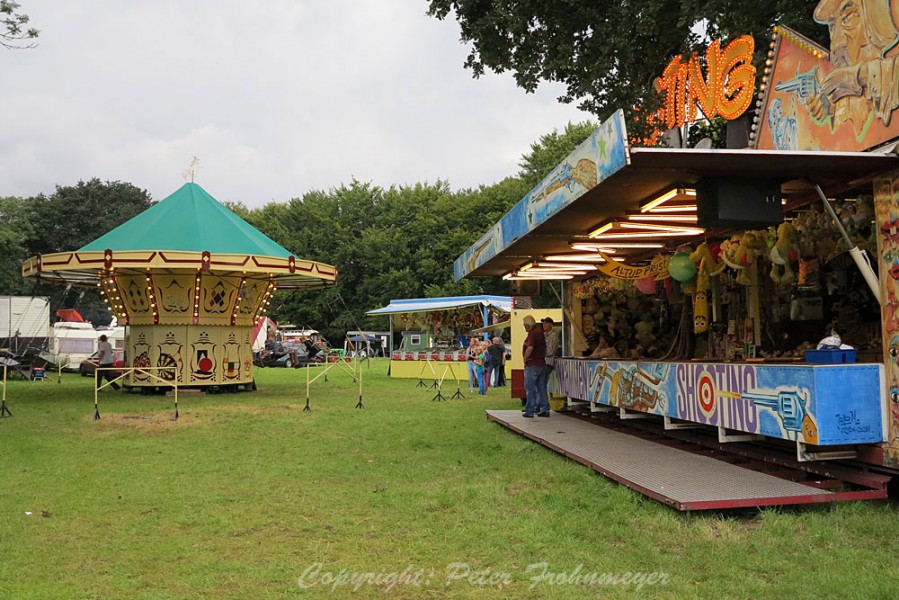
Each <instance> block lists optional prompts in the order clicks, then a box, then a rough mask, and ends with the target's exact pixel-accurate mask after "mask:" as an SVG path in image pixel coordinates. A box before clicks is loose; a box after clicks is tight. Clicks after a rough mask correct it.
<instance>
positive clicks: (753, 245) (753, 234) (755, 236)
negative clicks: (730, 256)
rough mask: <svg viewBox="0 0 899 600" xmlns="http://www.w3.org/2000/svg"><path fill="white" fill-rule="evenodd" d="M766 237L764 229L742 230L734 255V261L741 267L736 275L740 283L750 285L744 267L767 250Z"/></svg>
mask: <svg viewBox="0 0 899 600" xmlns="http://www.w3.org/2000/svg"><path fill="white" fill-rule="evenodd" d="M766 237H767V234H766V233H765V232H764V231H762V232H759V231H744V232H743V237H742V239H741V240H740V245H739V246H738V247H737V251H736V254H735V255H734V258H735V259H736V260H735V262H736V263H737V264H738V265H740V266H742V267H743V269H742V270H741V271H740V273H739V275H737V283H739V284H740V285H750V284H751V283H752V281H751V280H750V279H749V275H748V274H747V273H746V267H748V266H750V265H752V264H753V263H754V262H755V259H756V258H758V256H760V255H761V254H762V253H763V252H764V251H765V250H767V248H768V246H767V244H766V243H765V238H766Z"/></svg>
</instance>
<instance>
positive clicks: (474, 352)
mask: <svg viewBox="0 0 899 600" xmlns="http://www.w3.org/2000/svg"><path fill="white" fill-rule="evenodd" d="M477 356H478V338H476V337H473V338H471V339H470V340H468V391H469V392H473V391H474V386H476V385H478V366H477V365H476V364H475V362H474V361H475V359H476V358H477Z"/></svg>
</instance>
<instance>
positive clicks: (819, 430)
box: [454, 27, 899, 509]
mask: <svg viewBox="0 0 899 600" xmlns="http://www.w3.org/2000/svg"><path fill="white" fill-rule="evenodd" d="M723 46H724V44H720V45H718V46H716V48H717V49H719V50H720V49H721V48H722V47H723ZM728 48H729V46H728V47H726V48H724V49H723V50H720V52H721V53H722V54H726V52H727V49H728ZM719 50H716V51H719ZM711 51H712V49H710V52H711ZM750 58H751V54H750ZM769 58H770V60H769V65H768V68H767V69H766V72H765V78H764V80H763V85H762V86H761V88H760V89H761V90H762V92H761V93H760V94H759V95H758V96H757V101H756V115H757V116H756V117H755V118H754V119H752V121H751V122H752V127H751V131H750V135H749V136H748V140H749V142H748V143H749V144H750V145H751V146H750V147H742V148H738V149H724V150H718V149H711V148H706V149H696V148H694V149H685V148H671V147H632V146H631V144H630V142H629V138H628V134H627V131H626V128H625V119H624V115H623V113H622V112H620V111H619V112H618V113H616V114H614V115H613V116H611V117H610V118H609V119H607V120H606V121H605V122H603V123H602V124H601V125H600V126H599V128H598V129H597V130H596V131H595V132H594V133H593V134H592V135H591V136H590V137H589V138H588V139H587V140H586V141H585V142H584V143H583V144H582V145H580V146H579V147H578V148H576V149H575V150H574V151H573V152H572V153H571V155H569V156H568V158H567V159H566V160H565V161H563V163H561V164H560V165H559V166H558V167H556V169H554V170H553V171H552V172H551V173H550V174H549V175H547V177H546V178H545V179H544V180H543V181H542V182H541V183H540V184H539V185H538V186H537V187H535V188H534V189H533V190H532V191H531V192H530V193H529V194H528V195H526V196H525V197H524V198H523V199H522V200H521V201H520V202H519V203H518V204H516V205H515V206H514V207H513V208H512V209H510V210H509V212H508V213H506V214H505V215H504V216H503V217H502V218H501V219H500V221H499V222H497V223H496V224H494V225H493V227H491V228H490V230H489V231H487V233H485V234H484V235H483V236H482V237H481V238H480V239H479V240H478V241H477V242H476V243H475V244H473V245H472V246H471V247H470V248H469V249H468V250H466V251H465V252H464V253H463V254H462V255H461V256H459V257H458V258H457V259H456V261H455V264H454V270H455V276H456V279H457V280H458V279H461V278H463V277H501V278H503V279H506V280H510V281H517V280H550V281H553V280H556V281H561V282H562V289H563V295H562V303H563V311H564V315H565V319H564V324H563V331H564V335H563V354H564V357H563V358H561V359H558V360H557V361H556V364H555V370H554V373H553V375H552V377H551V378H550V392H551V393H555V394H559V395H562V396H565V397H566V398H567V399H568V401H567V404H568V407H569V408H570V409H572V410H579V411H582V412H589V413H591V414H599V413H602V414H613V415H615V418H616V419H620V420H621V421H622V422H623V421H625V420H627V419H634V418H642V419H647V418H649V419H655V420H657V421H658V422H659V424H660V427H663V428H664V430H666V431H674V430H675V429H686V428H690V429H691V430H694V431H697V432H703V433H697V434H696V436H697V439H698V438H700V437H701V436H702V435H704V434H706V433H709V432H711V434H712V437H714V438H715V440H714V442H713V443H715V444H720V445H721V446H722V447H724V446H726V445H727V444H734V443H743V442H747V441H749V440H752V441H753V442H755V443H758V444H762V445H765V447H766V451H768V450H767V449H768V448H771V449H773V448H776V449H778V451H783V450H784V449H785V448H786V449H789V450H788V451H789V452H791V453H792V455H793V456H794V457H795V461H796V463H797V464H801V465H803V467H802V468H811V467H807V465H808V464H810V463H821V461H824V460H843V459H848V460H854V461H863V462H868V463H870V464H872V465H875V466H877V467H885V468H890V469H895V468H896V466H897V462H899V404H897V402H896V398H899V391H897V390H899V366H897V360H896V358H895V348H896V347H897V345H899V342H897V341H896V340H899V322H897V321H896V320H895V319H894V317H893V315H894V312H895V308H896V302H897V301H896V298H897V297H899V268H896V267H895V265H897V264H899V258H896V257H899V234H897V233H896V232H897V231H899V219H897V218H895V217H894V215H896V214H899V192H897V190H899V157H897V155H896V152H895V148H896V144H895V140H896V138H897V137H899V119H893V120H892V121H891V122H890V121H889V119H887V120H886V121H883V120H882V119H880V117H879V116H877V115H875V116H874V117H871V118H872V119H873V120H874V121H876V122H874V123H873V124H871V125H870V127H868V129H867V130H866V133H865V136H867V137H865V136H863V138H864V139H860V138H858V136H857V135H856V133H857V132H856V131H854V130H853V125H854V124H853V123H852V122H851V121H846V120H843V121H840V119H839V115H836V116H833V117H829V118H828V120H827V121H826V122H823V123H822V122H821V121H820V120H816V119H815V118H812V117H810V116H809V115H808V114H805V115H801V114H799V112H798V111H800V110H805V109H803V108H802V106H801V105H800V103H799V100H801V99H802V96H801V94H807V93H808V92H807V89H808V85H799V84H798V83H797V82H796V81H795V78H796V77H797V74H799V73H802V72H805V71H808V70H809V69H811V68H813V67H814V66H815V65H819V64H820V63H827V52H826V50H824V49H822V48H820V47H816V46H814V45H813V44H811V43H810V42H808V41H807V40H805V39H804V38H801V36H798V35H796V34H794V33H792V32H790V31H789V30H788V29H786V28H782V27H779V28H778V29H777V30H776V31H775V34H774V36H773V37H772V44H771V50H770V53H769ZM778 58H780V59H781V62H778ZM800 58H801V60H799V59H800ZM733 64H739V61H737V63H731V65H733ZM744 64H748V62H747V63H744ZM828 64H829V63H828ZM831 68H832V66H831ZM667 73H668V71H667V70H666V74H667ZM813 73H814V70H813ZM666 76H667V75H666ZM722 81H726V79H722ZM782 83H783V84H784V85H781V84H782ZM806 83H808V82H806ZM749 84H750V85H749V87H748V89H749V90H750V95H751V92H752V90H753V89H754V85H755V78H754V69H753V77H752V79H751V80H749ZM786 84H789V85H786ZM743 85H744V86H745V81H744V84H743ZM659 87H660V89H662V90H665V89H666V88H665V84H664V82H662V84H661V85H660V86H659ZM671 89H674V88H671ZM678 89H679V88H678ZM744 89H746V88H745V87H744ZM710 93H714V92H710ZM672 95H673V92H672V94H669V95H668V99H669V100H670V97H671V96H672ZM737 95H738V94H734V93H731V92H727V93H725V94H723V97H725V98H730V99H731V100H733V99H735V98H736V97H737ZM690 98H691V97H690V96H689V95H688V97H687V102H688V103H692V100H691V99H690ZM672 102H674V104H675V107H674V109H672V110H671V111H670V112H669V113H666V116H668V117H672V118H674V117H676V116H677V113H678V110H680V112H681V113H683V112H685V111H684V110H683V104H681V105H680V108H677V101H676V100H675V101H672ZM669 104H670V102H669ZM712 105H714V106H718V105H717V104H715V102H714V101H713V102H711V104H710V105H709V106H712ZM747 105H748V103H747ZM869 105H870V102H869ZM785 106H789V107H791V108H790V110H789V111H788V112H787V113H785V112H784V110H785V109H784V107H785ZM702 108H703V110H705V109H706V108H707V107H706V106H702ZM856 108H858V107H857V106H856ZM692 110H693V111H694V113H695V107H694V108H693V109H692ZM870 110H871V111H874V108H870ZM686 112H689V110H687V111H686ZM707 112H708V111H707ZM807 112H808V111H806V113H807ZM709 116H714V115H709ZM732 116H733V115H732ZM681 117H683V115H682V114H681ZM785 118H788V119H790V121H789V122H788V123H787V124H785V123H784V122H783V119H785ZM672 125H673V126H676V125H677V122H676V121H675V122H674V123H672ZM863 133H864V132H863ZM847 140H848V141H847ZM852 140H855V141H854V142H853V141H852ZM745 145H746V144H744V146H745ZM834 148H836V150H834ZM872 258H873V261H872ZM872 262H873V264H872ZM878 272H879V276H878ZM831 333H834V334H836V335H830V334H831ZM515 412H517V411H514V412H513V411H490V413H491V414H490V418H492V419H494V420H496V421H498V422H501V423H503V424H504V425H506V426H508V427H510V428H512V429H513V430H516V431H519V432H521V433H523V434H524V435H527V436H528V437H532V438H533V439H538V440H540V441H541V442H542V443H545V444H549V445H550V446H551V447H556V446H558V447H560V448H563V451H566V452H567V450H564V445H563V444H562V443H561V442H560V441H559V440H557V439H555V438H553V439H552V440H550V439H549V438H547V437H546V435H549V434H548V433H546V432H535V431H530V429H533V428H539V426H540V425H539V423H536V424H533V425H531V423H530V422H529V421H528V420H523V419H521V418H520V415H517V414H515ZM507 413H508V414H507ZM553 416H558V417H559V418H561V419H567V418H568V417H565V416H563V415H555V414H554V415H553ZM538 421H539V420H538ZM597 435H599V434H598V433H597ZM626 443H627V442H625V444H626ZM634 443H636V442H634ZM770 451H772V452H773V450H770ZM603 452H605V451H603ZM603 452H600V455H601V454H602V453H603ZM585 460H587V459H585ZM653 460H656V459H653ZM763 460H764V458H763ZM821 464H824V463H821ZM594 468H596V469H597V470H600V471H601V472H603V473H606V474H608V473H613V475H610V476H612V477H613V478H616V479H617V480H619V481H621V482H622V483H627V484H628V485H632V486H633V487H636V488H638V489H641V491H644V492H646V493H649V495H651V496H654V497H656V498H658V499H660V500H663V501H666V502H671V503H672V504H674V505H677V506H679V507H681V508H683V509H691V508H699V507H701V508H711V507H718V508H722V507H735V506H758V505H760V504H764V503H768V504H772V503H773V504H789V503H800V502H827V501H833V500H835V499H847V498H848V496H841V495H840V493H839V492H837V493H835V494H834V495H824V496H821V495H819V494H818V493H817V492H809V491H808V490H809V489H811V488H810V487H809V486H805V485H803V486H801V488H802V489H801V490H800V491H799V492H796V491H795V490H793V491H787V492H784V494H783V495H779V494H777V496H778V498H779V499H778V500H771V499H770V498H768V500H766V501H762V500H761V499H760V498H761V497H766V498H767V497H768V496H767V495H766V494H768V491H764V490H763V491H760V492H759V493H758V494H756V495H753V493H749V492H747V494H748V495H747V496H745V497H744V496H740V494H736V495H735V496H728V497H726V498H724V499H721V500H715V501H713V502H712V501H708V502H707V501H706V499H700V500H697V501H693V500H678V499H677V498H673V495H675V492H674V491H673V487H672V488H671V489H669V490H668V491H665V492H661V491H659V490H658V488H657V487H654V486H657V484H658V482H653V481H649V480H641V479H640V477H641V476H639V475H635V476H634V477H631V476H630V475H621V476H620V477H618V476H615V475H614V472H615V469H616V467H614V466H608V465H605V466H604V465H598V466H597V465H594ZM832 468H835V467H832ZM625 470H626V469H625ZM675 471H676V469H675ZM656 474H657V473H656ZM887 479H888V478H887ZM706 483H708V482H707V481H703V482H702V484H703V485H705V484H706ZM884 486H885V483H884V482H883V481H881V480H878V481H877V482H875V483H874V484H872V485H871V487H872V488H876V489H868V490H866V491H865V492H862V493H870V494H871V495H869V496H867V497H875V496H877V495H878V494H879V497H883V496H884V495H885V489H884ZM647 490H648V491H647ZM727 493H728V494H729V493H730V492H727ZM853 493H855V492H853ZM852 497H853V498H857V497H859V496H852Z"/></svg>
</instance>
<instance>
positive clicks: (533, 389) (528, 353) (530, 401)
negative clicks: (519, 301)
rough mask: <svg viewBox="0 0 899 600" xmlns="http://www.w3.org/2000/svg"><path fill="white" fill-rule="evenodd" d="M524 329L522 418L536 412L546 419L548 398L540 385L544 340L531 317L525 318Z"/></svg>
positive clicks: (543, 361)
mask: <svg viewBox="0 0 899 600" xmlns="http://www.w3.org/2000/svg"><path fill="white" fill-rule="evenodd" d="M524 329H525V331H527V332H528V337H527V338H526V339H525V340H524V345H523V347H522V353H521V356H522V357H523V358H524V390H525V392H526V393H527V401H526V402H525V405H524V416H525V417H527V418H529V419H530V418H533V416H534V414H535V412H536V414H537V416H539V417H548V416H549V398H548V397H547V395H546V386H545V385H541V384H542V383H543V373H544V371H545V369H544V367H545V366H546V338H545V337H544V336H543V329H541V328H540V327H537V321H536V320H534V317H532V316H531V315H527V316H525V318H524Z"/></svg>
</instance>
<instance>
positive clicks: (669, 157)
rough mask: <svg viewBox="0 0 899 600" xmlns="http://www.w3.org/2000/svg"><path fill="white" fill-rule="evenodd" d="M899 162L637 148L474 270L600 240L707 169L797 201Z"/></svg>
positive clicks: (842, 190)
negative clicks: (603, 231)
mask: <svg viewBox="0 0 899 600" xmlns="http://www.w3.org/2000/svg"><path fill="white" fill-rule="evenodd" d="M897 167H899V156H896V155H895V154H892V153H859V152H782V151H781V152H765V151H759V150H696V149H670V148H634V149H632V150H631V152H630V159H629V163H628V164H627V166H625V167H624V168H623V169H621V170H620V171H618V172H617V173H615V174H613V175H611V176H610V177H608V178H607V179H605V180H603V181H602V182H601V183H599V184H598V185H596V186H595V187H594V188H592V189H591V190H590V191H588V192H587V193H585V194H584V195H583V196H581V197H580V198H578V199H577V200H575V201H574V202H572V203H571V204H569V205H568V206H566V207H565V208H563V209H561V210H560V211H559V212H558V213H556V214H554V215H553V216H552V217H551V218H549V219H547V220H546V221H545V222H543V223H541V224H540V225H538V226H536V227H535V228H534V229H533V230H531V231H530V232H529V233H528V234H527V235H525V236H523V237H521V238H520V239H519V240H517V241H515V242H513V243H512V244H511V245H509V247H507V248H505V249H504V250H502V251H501V252H498V253H497V255H496V256H494V257H493V258H491V259H490V260H489V261H487V262H486V263H485V264H483V265H481V266H480V267H478V268H476V269H474V270H472V271H471V272H470V273H468V275H467V276H469V277H500V276H502V275H505V274H506V273H509V272H510V271H513V270H515V269H517V268H519V267H520V266H521V265H522V263H524V262H526V261H528V260H533V259H535V258H538V257H540V256H545V255H549V254H560V253H565V252H571V248H570V245H569V244H570V243H572V242H590V241H592V240H591V239H590V238H589V237H588V234H589V232H590V231H592V230H593V229H595V228H596V227H597V226H598V225H599V224H600V223H602V222H604V221H607V220H609V219H616V218H622V217H624V216H625V215H626V213H627V212H629V211H639V209H640V206H641V204H642V203H644V202H646V201H647V200H648V199H650V198H652V197H653V196H655V195H658V194H660V193H663V192H665V191H667V190H669V189H671V188H673V187H677V186H687V187H690V186H692V185H695V184H696V182H698V181H699V180H701V179H703V178H706V177H742V178H747V177H749V178H760V179H761V178H765V179H776V180H779V181H781V191H782V194H783V197H784V199H785V200H786V203H787V208H796V207H800V206H802V205H803V204H805V203H808V202H811V201H814V200H816V199H817V198H818V195H817V192H816V191H815V187H814V186H815V184H818V185H819V186H821V188H822V190H823V191H824V193H825V194H827V195H828V197H840V196H845V197H850V196H852V195H858V194H860V193H871V182H872V180H873V178H874V177H875V176H876V175H878V174H881V173H883V172H885V171H888V170H890V169H895V168H897ZM644 252H645V251H644ZM626 254H627V253H626V252H620V253H618V255H619V256H621V255H626ZM632 254H633V253H632Z"/></svg>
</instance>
